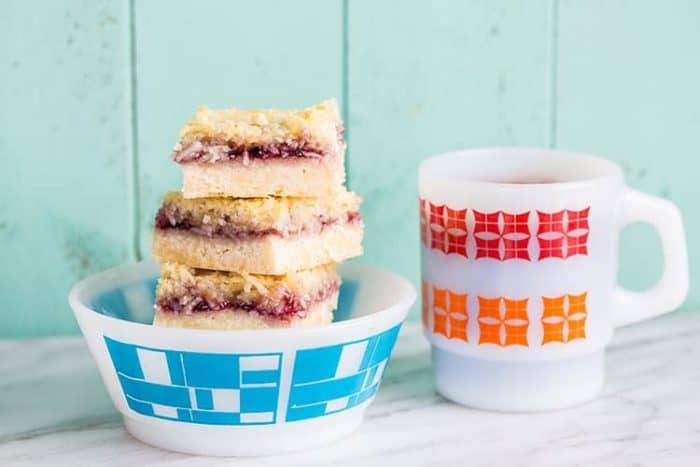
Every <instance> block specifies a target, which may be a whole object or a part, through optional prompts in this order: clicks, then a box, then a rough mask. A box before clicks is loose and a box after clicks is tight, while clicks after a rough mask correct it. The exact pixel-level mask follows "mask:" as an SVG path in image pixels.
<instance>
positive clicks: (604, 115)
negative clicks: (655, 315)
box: [556, 0, 700, 308]
mask: <svg viewBox="0 0 700 467" xmlns="http://www.w3.org/2000/svg"><path fill="white" fill-rule="evenodd" d="M699 25H700V3H698V2H691V1H685V0H673V1H664V0H653V1H618V2H608V1H603V0H598V1H589V2H576V1H562V2H561V4H560V6H559V28H558V30H559V46H558V48H559V53H558V68H557V70H558V71H557V76H558V86H557V108H558V110H557V114H558V118H557V121H556V129H557V136H556V142H557V145H558V146H561V147H566V148H569V149H576V150H582V151H588V152H594V153H597V154H600V155H602V156H605V157H609V158H612V159H614V160H616V161H617V162H619V163H620V164H622V166H623V167H624V168H625V171H626V176H627V182H628V183H629V184H630V185H631V186H633V187H635V188H638V189H640V190H643V191H646V192H648V193H650V194H653V195H657V196H662V197H665V198H668V199H670V200H671V201H673V202H675V203H677V204H678V205H679V206H680V207H681V210H682V211H683V213H684V215H685V225H686V229H687V236H688V240H689V241H690V244H689V249H690V256H691V264H692V265H698V264H700V244H699V243H698V242H697V239H698V238H700V218H698V216H697V202H698V193H700V192H699V191H698V180H697V176H696V171H697V168H698V162H697V161H698V154H699V153H700V110H699V109H700V86H698V83H700V53H698V44H700V27H699ZM653 240H654V235H653V234H652V233H651V229H649V228H647V229H642V228H634V229H630V231H629V232H626V234H625V235H624V236H623V241H622V242H621V249H622V258H621V277H622V281H623V283H624V284H625V285H627V286H631V287H633V288H640V287H643V286H648V285H649V284H651V283H652V282H653V281H654V280H655V279H656V278H657V277H658V276H659V271H660V268H661V263H662V260H661V254H660V252H659V247H658V246H657V245H655V244H654V243H653ZM699 286H700V275H694V276H691V286H690V291H691V296H690V298H689V300H688V301H687V302H686V307H687V308H693V307H697V306H698V305H699V304H700V287H699Z"/></svg>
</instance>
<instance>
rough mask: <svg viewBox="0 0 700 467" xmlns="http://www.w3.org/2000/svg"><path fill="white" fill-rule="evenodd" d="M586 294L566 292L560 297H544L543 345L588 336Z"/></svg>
mask: <svg viewBox="0 0 700 467" xmlns="http://www.w3.org/2000/svg"><path fill="white" fill-rule="evenodd" d="M586 295H587V293H586V292H584V293H582V294H579V295H571V294H566V295H562V296H560V297H542V305H543V307H544V311H543V313H542V327H543V329H544V334H543V336H542V345H544V344H546V343H548V342H561V343H567V342H570V341H572V340H574V339H585V338H586V318H587V317H588V311H587V310H586Z"/></svg>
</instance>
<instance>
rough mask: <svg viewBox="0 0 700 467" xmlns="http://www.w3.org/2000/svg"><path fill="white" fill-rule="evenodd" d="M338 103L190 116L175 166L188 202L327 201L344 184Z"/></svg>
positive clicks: (176, 150)
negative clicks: (226, 199) (286, 198)
mask: <svg viewBox="0 0 700 467" xmlns="http://www.w3.org/2000/svg"><path fill="white" fill-rule="evenodd" d="M342 135H343V127H342V122H341V121H340V114H339V112H338V106H337V103H336V102H335V100H328V101H325V102H322V103H321V104H318V105H316V106H313V107H310V108H308V109H303V110H274V109H272V110H261V109H252V110H241V109H228V110H210V109H207V108H205V107H202V108H200V109H199V111H198V112H197V113H196V114H195V115H194V116H193V117H192V118H190V119H189V120H188V121H187V122H186V123H185V125H184V126H183V128H182V130H181V132H180V142H179V143H178V144H177V145H176V146H175V148H174V150H173V160H175V162H177V163H178V164H180V165H181V166H182V169H183V173H184V185H183V193H184V194H185V197H188V198H195V197H205V196H206V197H210V196H233V197H258V196H268V195H277V196H322V195H324V194H326V193H328V192H329V191H332V189H333V187H338V186H340V185H341V184H342V183H343V182H344V180H345V171H344V165H343V164H344V154H345V142H344V141H343V137H342Z"/></svg>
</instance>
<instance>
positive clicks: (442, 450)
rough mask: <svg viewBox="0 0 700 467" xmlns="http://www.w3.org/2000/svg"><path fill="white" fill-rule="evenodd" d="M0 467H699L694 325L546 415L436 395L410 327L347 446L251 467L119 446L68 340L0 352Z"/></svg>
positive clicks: (693, 321) (662, 327)
mask: <svg viewBox="0 0 700 467" xmlns="http://www.w3.org/2000/svg"><path fill="white" fill-rule="evenodd" d="M0 355H1V356H2V357H1V358H0V465H2V466H12V465H71V466H74V465H125V466H126V465H178V466H199V465H202V466H204V465H287V466H291V465H363V466H372V465H384V466H386V465H401V466H410V465H431V466H437V465H467V464H469V465H518V466H521V465H522V466H527V465H533V466H535V465H536V466H549V465H586V466H589V467H594V466H603V465H604V466H627V465H630V466H631V465H653V466H660V465H663V466H676V465H678V466H691V465H700V313H676V314H673V315H670V316H666V317H663V318H660V319H657V320H654V321H648V322H646V323H643V324H640V325H636V326H632V327H629V328H624V329H621V330H619V331H618V333H617V335H616V336H615V338H614V340H613V342H612V344H611V345H610V347H609V349H608V354H607V370H608V377H607V383H606V387H605V390H604V393H603V395H602V396H601V397H600V398H599V399H597V400H595V401H593V402H591V403H588V404H586V405H583V406H581V407H578V408H575V409H570V410H564V411H558V412H550V413H538V414H501V413H490V412H483V411H478V410H470V409H466V408H463V407H459V406H457V405H454V404H451V403H449V402H447V401H446V400H444V399H442V398H441V397H440V396H438V395H436V394H435V392H434V389H433V385H432V381H431V377H430V366H429V363H430V354H429V350H428V345H427V343H426V342H425V340H424V339H423V337H422V335H421V332H420V328H419V326H418V325H417V324H415V323H411V324H408V325H406V326H405V327H404V330H403V332H402V335H401V338H400V339H399V343H398V345H397V350H396V352H395V354H394V357H393V359H392V361H391V364H390V366H389V368H388V370H387V374H386V377H385V381H384V383H383V385H382V389H381V391H380V392H379V395H378V396H377V399H376V401H375V403H374V404H373V405H372V406H371V407H370V408H369V410H368V414H367V419H366V420H365V423H364V424H363V425H362V427H361V428H360V429H359V430H358V431H357V432H356V433H355V434H354V435H352V436H351V437H349V438H346V439H345V440H342V441H340V442H337V443H335V444H333V445H330V446H328V447H324V448H322V449H316V450H313V451H311V452H305V453H304V452H302V453H296V454H290V455H286V456H281V457H269V458H258V459H218V458H213V459H212V458H204V457H190V456H186V455H182V454H176V453H170V452H166V451H161V450H159V449H155V448H152V447H149V446H146V445H144V444H142V443H140V442H138V441H136V440H134V439H133V438H131V437H130V436H129V435H128V434H127V433H126V432H125V431H124V428H123V427H122V424H121V420H120V417H119V416H118V414H117V412H116V411H115V409H114V408H113V407H112V404H111V402H110V401H109V399H108V397H107V393H106V392H105V390H104V388H103V387H102V382H101V380H100V378H99V376H98V373H97V369H96V367H95V365H94V364H93V361H92V358H91V357H90V355H89V353H88V351H87V348H86V346H85V345H84V343H83V341H82V339H81V338H77V337H75V338H57V339H42V340H24V341H18V340H11V341H7V340H6V341H0Z"/></svg>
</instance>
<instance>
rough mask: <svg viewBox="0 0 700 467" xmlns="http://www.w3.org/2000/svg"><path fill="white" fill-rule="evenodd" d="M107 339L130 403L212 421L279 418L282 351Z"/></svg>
mask: <svg viewBox="0 0 700 467" xmlns="http://www.w3.org/2000/svg"><path fill="white" fill-rule="evenodd" d="M105 343H106V344H107V349H108V350H109V355H110V357H111V358H112V362H113V364H114V368H115V370H116V372H117V376H118V377H119V382H120V384H121V387H122V390H123V391H124V396H125V397H126V401H127V404H128V405H129V407H130V408H131V409H132V410H133V411H135V412H137V413H140V414H142V415H148V416H151V417H157V418H164V419H167V420H175V421H181V422H190V423H202V424H208V425H267V424H273V423H275V420H276V414H277V403H278V400H279V386H280V373H281V363H282V354H281V353H266V354H240V355H237V354H209V353H198V352H178V351H172V350H161V349H153V348H148V347H142V346H138V345H132V344H127V343H124V342H118V341H115V340H113V339H110V338H108V337H105Z"/></svg>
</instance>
